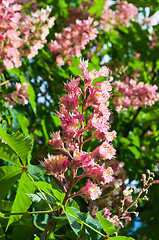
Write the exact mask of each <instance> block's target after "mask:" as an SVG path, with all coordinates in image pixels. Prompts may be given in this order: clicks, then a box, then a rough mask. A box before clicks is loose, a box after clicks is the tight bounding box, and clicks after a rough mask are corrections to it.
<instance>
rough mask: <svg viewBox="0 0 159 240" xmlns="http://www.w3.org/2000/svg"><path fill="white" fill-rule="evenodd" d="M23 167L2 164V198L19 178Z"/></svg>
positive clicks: (0, 175)
mask: <svg viewBox="0 0 159 240" xmlns="http://www.w3.org/2000/svg"><path fill="white" fill-rule="evenodd" d="M21 173H22V168H20V167H18V166H8V165H7V166H2V167H0V199H3V198H4V197H5V196H6V194H7V193H8V191H9V189H10V188H11V187H12V185H13V184H14V183H15V182H16V180H17V179H18V178H19V176H20V174H21Z"/></svg>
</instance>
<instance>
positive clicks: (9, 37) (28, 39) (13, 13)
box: [0, 0, 55, 69]
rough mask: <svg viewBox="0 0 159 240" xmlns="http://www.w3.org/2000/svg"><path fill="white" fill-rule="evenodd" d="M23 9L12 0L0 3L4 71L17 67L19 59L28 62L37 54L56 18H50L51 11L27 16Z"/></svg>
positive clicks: (0, 34)
mask: <svg viewBox="0 0 159 240" xmlns="http://www.w3.org/2000/svg"><path fill="white" fill-rule="evenodd" d="M22 7H23V5H22V4H18V3H17V1H15V0H6V1H4V0H3V1H1V4H0V15H1V19H0V38H1V43H0V47H1V51H0V59H1V64H2V66H3V68H7V69H12V68H13V67H16V68H19V67H20V66H21V64H22V62H21V57H22V56H25V57H27V58H28V59H29V60H30V59H32V58H33V57H34V56H35V55H37V54H38V50H39V49H42V48H43V46H44V44H45V43H46V42H47V40H46V36H47V35H48V33H49V28H51V27H52V26H53V25H54V20H55V18H54V17H51V18H49V14H50V12H51V8H49V7H47V8H46V9H41V10H37V11H35V12H32V13H31V15H28V14H26V12H22V11H21V10H22Z"/></svg>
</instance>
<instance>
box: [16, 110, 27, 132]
mask: <svg viewBox="0 0 159 240" xmlns="http://www.w3.org/2000/svg"><path fill="white" fill-rule="evenodd" d="M17 119H18V123H19V125H20V127H21V129H22V131H23V133H24V134H25V135H27V134H28V133H29V130H28V127H29V120H28V118H26V117H25V116H24V115H22V114H18V115H17Z"/></svg>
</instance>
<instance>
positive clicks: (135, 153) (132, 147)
mask: <svg viewBox="0 0 159 240" xmlns="http://www.w3.org/2000/svg"><path fill="white" fill-rule="evenodd" d="M128 149H129V150H130V151H131V152H132V153H133V154H134V156H135V158H136V159H138V158H139V157H140V151H139V150H138V149H137V148H136V147H135V146H129V147H128Z"/></svg>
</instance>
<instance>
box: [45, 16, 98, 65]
mask: <svg viewBox="0 0 159 240" xmlns="http://www.w3.org/2000/svg"><path fill="white" fill-rule="evenodd" d="M96 25H97V23H96V22H93V18H90V17H89V18H88V19H86V20H78V19H77V20H76V22H75V23H74V24H70V26H69V27H66V28H64V29H63V31H62V33H55V40H54V41H53V40H52V41H51V42H50V43H49V44H48V47H49V50H50V52H51V53H52V54H57V56H56V64H57V65H58V66H63V65H64V64H65V60H66V62H67V64H70V63H71V57H81V56H82V53H81V50H84V49H85V46H86V45H87V44H88V43H89V42H90V41H91V40H94V39H95V38H96V37H97V34H98V31H97V29H96V28H95V26H96Z"/></svg>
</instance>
